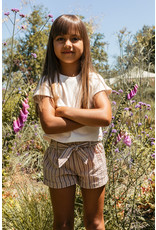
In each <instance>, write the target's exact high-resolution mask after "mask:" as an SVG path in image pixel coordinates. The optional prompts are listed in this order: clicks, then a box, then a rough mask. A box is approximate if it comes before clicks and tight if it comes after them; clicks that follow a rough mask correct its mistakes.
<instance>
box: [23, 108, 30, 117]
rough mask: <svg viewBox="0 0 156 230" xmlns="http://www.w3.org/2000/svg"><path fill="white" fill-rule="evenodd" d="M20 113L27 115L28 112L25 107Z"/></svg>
mask: <svg viewBox="0 0 156 230" xmlns="http://www.w3.org/2000/svg"><path fill="white" fill-rule="evenodd" d="M22 111H23V113H24V114H25V115H26V114H28V113H29V112H28V110H27V109H26V108H25V107H23V108H22Z"/></svg>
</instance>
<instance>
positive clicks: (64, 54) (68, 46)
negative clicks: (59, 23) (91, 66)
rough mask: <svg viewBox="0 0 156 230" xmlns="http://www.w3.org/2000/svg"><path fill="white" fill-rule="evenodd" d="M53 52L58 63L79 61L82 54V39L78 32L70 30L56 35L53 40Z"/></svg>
mask: <svg viewBox="0 0 156 230" xmlns="http://www.w3.org/2000/svg"><path fill="white" fill-rule="evenodd" d="M53 45H54V52H55V55H56V57H57V58H58V59H59V61H60V64H61V63H62V64H65V63H66V64H73V63H76V62H77V63H79V60H80V58H81V56H82V54H83V41H82V39H81V37H80V34H79V33H76V34H75V30H71V31H70V33H69V34H65V35H58V36H57V37H56V38H55V39H54V41H53Z"/></svg>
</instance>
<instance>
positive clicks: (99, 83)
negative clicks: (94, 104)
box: [90, 73, 112, 96]
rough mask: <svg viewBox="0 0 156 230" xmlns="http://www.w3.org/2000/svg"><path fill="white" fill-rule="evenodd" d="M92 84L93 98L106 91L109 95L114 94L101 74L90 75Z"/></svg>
mask: <svg viewBox="0 0 156 230" xmlns="http://www.w3.org/2000/svg"><path fill="white" fill-rule="evenodd" d="M90 84H91V92H92V96H94V95H95V94H97V93H98V92H100V91H105V92H106V94H107V95H110V94H111V92H112V89H111V88H110V87H109V86H108V85H107V84H106V83H105V81H104V79H103V77H102V76H101V75H99V74H96V73H92V74H91V75H90Z"/></svg>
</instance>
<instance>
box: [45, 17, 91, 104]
mask: <svg viewBox="0 0 156 230" xmlns="http://www.w3.org/2000/svg"><path fill="white" fill-rule="evenodd" d="M70 29H75V32H79V34H80V37H81V39H82V40H83V46H84V50H83V54H82V56H81V60H80V63H81V82H82V95H81V107H82V108H88V98H89V72H90V71H93V66H92V63H91V54H90V42H89V38H88V34H87V30H86V27H85V25H84V23H83V22H82V21H81V19H80V18H79V17H78V16H76V15H70V14H69V15H61V16H59V17H58V18H57V19H56V20H55V21H54V22H53V25H52V27H51V30H50V34H49V40H48V44H47V51H46V58H45V63H44V67H43V72H42V77H41V78H44V77H46V79H48V82H49V85H50V86H52V87H51V89H52V94H53V96H54V99H55V91H54V88H55V87H54V80H55V77H57V78H58V82H59V70H60V65H59V60H58V58H57V57H56V55H55V53H54V47H53V41H54V39H55V38H56V37H57V36H58V35H64V34H68V32H69V30H70Z"/></svg>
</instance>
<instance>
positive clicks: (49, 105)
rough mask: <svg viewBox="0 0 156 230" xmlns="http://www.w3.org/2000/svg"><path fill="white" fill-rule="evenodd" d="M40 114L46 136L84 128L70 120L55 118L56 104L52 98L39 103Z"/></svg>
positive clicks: (46, 98) (44, 98)
mask: <svg viewBox="0 0 156 230" xmlns="http://www.w3.org/2000/svg"><path fill="white" fill-rule="evenodd" d="M39 114H40V122H41V125H42V128H43V130H44V132H45V133H46V134H57V133H64V132H68V131H72V130H75V129H78V128H81V127H83V126H84V125H82V124H80V123H78V122H75V121H73V120H69V119H68V118H63V117H57V116H55V106H54V102H53V100H52V99H51V98H50V97H43V98H42V100H41V102H40V103H39Z"/></svg>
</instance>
